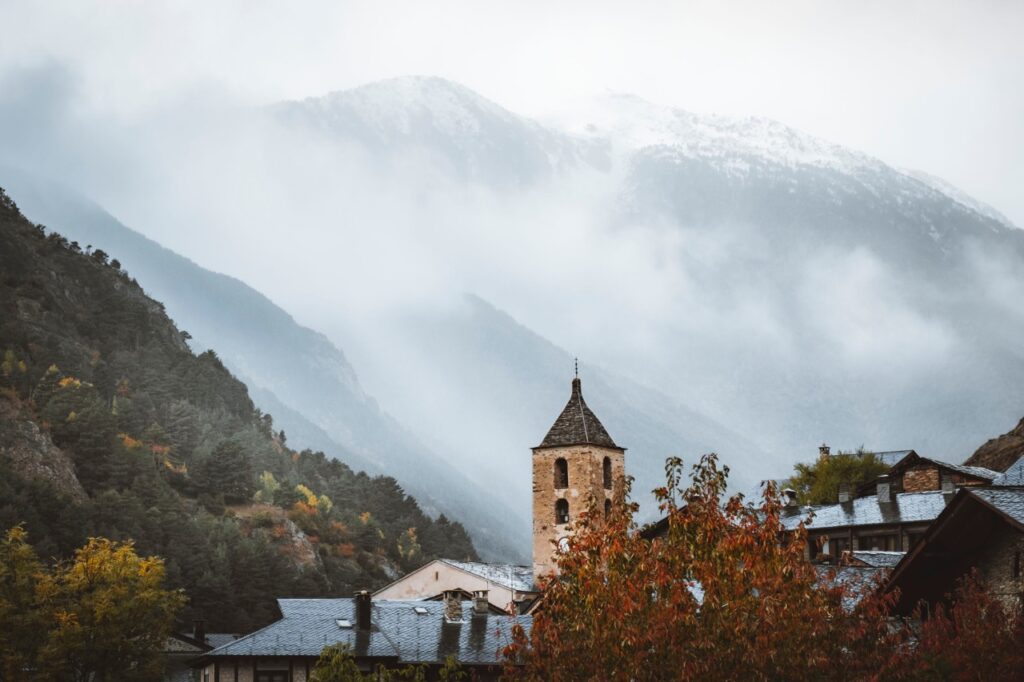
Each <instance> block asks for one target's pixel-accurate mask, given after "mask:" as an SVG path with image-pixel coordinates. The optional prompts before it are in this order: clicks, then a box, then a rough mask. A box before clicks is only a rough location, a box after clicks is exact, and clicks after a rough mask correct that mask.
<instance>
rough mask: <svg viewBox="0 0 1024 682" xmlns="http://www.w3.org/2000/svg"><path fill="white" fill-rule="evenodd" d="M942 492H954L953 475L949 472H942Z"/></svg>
mask: <svg viewBox="0 0 1024 682" xmlns="http://www.w3.org/2000/svg"><path fill="white" fill-rule="evenodd" d="M942 492H943V493H945V494H947V495H948V494H951V493H953V492H955V488H954V486H953V477H952V476H950V475H949V474H942Z"/></svg>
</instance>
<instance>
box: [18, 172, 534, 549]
mask: <svg viewBox="0 0 1024 682" xmlns="http://www.w3.org/2000/svg"><path fill="white" fill-rule="evenodd" d="M0 179H4V180H5V181H6V182H7V183H8V185H9V186H11V187H12V191H14V192H16V195H15V196H17V197H18V200H19V203H20V204H21V205H22V207H23V208H24V209H25V211H26V212H28V213H30V214H31V215H33V216H35V217H37V219H39V220H41V221H43V222H44V223H46V224H47V225H50V226H52V227H54V228H55V229H58V230H60V231H61V232H62V233H64V234H65V235H66V236H67V237H68V238H70V239H74V240H77V241H78V242H79V243H80V244H82V245H86V244H91V245H93V246H96V247H102V248H104V249H106V250H107V251H109V252H110V253H113V254H114V255H116V256H117V257H118V258H119V259H120V261H121V262H122V263H123V264H124V266H125V267H126V268H127V269H128V270H129V271H130V272H132V274H134V275H135V276H137V277H138V278H139V279H140V280H141V281H142V282H143V283H144V285H145V288H146V291H147V292H149V293H150V294H151V295H153V296H154V297H156V298H157V299H159V300H161V301H162V302H163V303H164V304H165V305H166V306H167V311H168V314H169V315H170V316H171V317H172V318H173V319H174V320H175V321H176V322H177V324H178V325H180V326H181V327H182V328H183V329H185V330H187V331H188V332H189V334H191V336H192V340H191V341H190V345H191V346H192V347H194V348H197V349H205V348H212V349H214V350H216V351H217V354H218V355H219V357H220V358H221V360H222V361H223V362H224V363H225V364H226V365H227V366H228V368H230V369H231V370H232V372H234V373H235V374H236V375H237V376H239V377H240V378H241V379H242V380H243V381H245V382H246V384H247V385H248V386H250V387H251V388H252V394H253V395H254V397H255V398H256V400H257V403H258V404H260V405H261V406H262V407H263V408H264V409H266V410H267V411H270V412H272V413H273V414H274V415H275V418H276V423H277V425H278V426H279V427H281V428H283V429H284V431H285V432H286V433H287V434H288V435H289V438H290V440H291V442H293V443H295V444H296V445H298V446H299V447H313V448H317V449H321V450H323V451H324V452H326V453H327V454H329V455H331V456H334V457H337V458H339V459H341V460H342V461H344V462H346V463H347V464H349V465H350V466H352V467H354V468H358V469H365V470H366V471H369V472H371V473H378V474H380V473H383V474H387V475H393V476H395V477H396V478H398V480H399V482H400V483H401V484H402V485H403V487H405V488H406V489H407V490H408V491H409V492H410V493H412V494H414V495H415V496H416V497H417V499H418V500H420V501H421V503H422V504H424V506H425V507H426V509H428V510H429V511H430V512H432V513H434V514H437V513H445V514H447V515H448V516H450V517H452V518H455V519H459V520H463V519H465V522H466V523H467V525H468V527H469V529H470V532H471V533H472V534H473V536H474V538H476V540H477V543H478V546H479V548H480V551H481V552H483V554H484V555H485V556H488V557H492V558H495V559H506V560H507V559H510V558H513V557H517V558H519V559H524V558H525V557H524V556H523V554H522V552H523V550H522V548H523V547H525V546H526V545H525V544H523V543H512V542H510V541H509V540H507V539H506V538H505V534H504V530H503V524H504V519H505V518H507V517H508V515H510V514H511V515H513V516H515V515H516V512H512V511H510V510H508V509H500V508H495V507H494V503H493V501H491V500H490V499H489V496H488V495H487V494H486V493H485V492H484V491H481V490H479V489H477V488H475V487H473V486H471V485H469V483H468V480H467V479H466V477H465V474H464V473H463V472H461V471H459V470H457V469H455V468H453V467H451V465H450V464H448V462H446V461H445V460H444V459H442V458H440V457H438V456H437V455H436V454H435V453H433V452H431V451H430V450H429V449H428V448H426V447H425V446H424V445H423V444H422V443H420V442H418V441H417V440H416V438H415V437H414V436H413V435H412V434H410V433H408V432H407V431H406V430H405V429H403V428H402V427H401V426H400V425H399V424H398V423H397V422H395V420H394V419H392V418H391V417H390V416H388V415H387V414H386V413H384V412H383V411H382V410H381V409H380V407H379V406H378V405H377V403H376V402H375V401H374V400H373V398H371V397H369V396H368V395H366V393H365V392H364V391H363V389H362V387H361V386H360V385H359V381H358V379H357V377H356V374H355V371H354V370H353V368H352V366H351V365H350V364H349V362H348V360H347V359H346V358H345V356H344V354H343V353H342V352H341V351H340V350H338V349H337V348H336V347H335V346H334V345H332V344H331V342H330V341H328V339H327V338H326V337H324V336H323V335H321V334H318V333H316V332H314V331H312V330H310V329H307V328H305V327H302V326H300V325H298V324H297V323H296V322H295V320H294V319H292V317H291V316H290V315H288V313H286V312H285V311H284V310H282V309H281V308H279V307H278V306H276V305H274V304H273V303H272V302H271V301H270V300H269V299H267V298H266V297H265V296H263V295H262V294H260V293H259V292H257V291H255V290H254V289H252V288H251V287H249V286H247V285H246V284H244V283H243V282H240V281H238V280H236V279H233V278H231V277H227V276H225V275H221V274H217V273H213V272H210V271H208V270H204V269H203V268H201V267H199V266H197V265H196V264H195V263H193V262H191V261H190V260H188V259H186V258H183V257H182V256H179V255H177V254H175V253H174V252H172V251H170V250H168V249H165V248H163V247H161V246H160V245H159V244H157V243H155V242H153V241H151V240H149V239H147V238H145V237H143V236H142V235H140V234H138V233H137V232H134V231H133V230H131V229H129V228H127V227H125V226H124V225H122V224H120V223H119V222H117V220H116V219H114V218H113V217H112V216H110V215H109V214H108V213H106V212H105V211H103V210H102V209H100V208H99V207H97V206H96V205H94V204H92V203H91V202H88V201H87V200H84V199H82V198H80V197H77V196H76V195H75V194H74V193H72V192H70V191H69V190H67V189H65V188H61V187H59V186H57V185H56V184H54V183H49V182H46V181H43V180H40V179H38V178H32V177H30V176H27V175H25V174H23V173H19V172H17V171H14V170H12V169H5V170H0ZM281 408H284V409H281ZM452 491H458V494H450V493H451V492H452ZM518 514H519V515H521V514H522V512H518Z"/></svg>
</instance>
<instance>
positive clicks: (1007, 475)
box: [992, 457, 1024, 486]
mask: <svg viewBox="0 0 1024 682" xmlns="http://www.w3.org/2000/svg"><path fill="white" fill-rule="evenodd" d="M992 485H999V486H1005V485H1024V457H1021V458H1020V459H1018V460H1017V461H1016V462H1014V463H1013V464H1011V465H1010V468H1009V469H1007V470H1006V471H1004V472H1003V473H1001V474H999V476H997V477H996V478H995V479H994V480H993V481H992Z"/></svg>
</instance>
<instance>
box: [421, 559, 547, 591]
mask: <svg viewBox="0 0 1024 682" xmlns="http://www.w3.org/2000/svg"><path fill="white" fill-rule="evenodd" d="M440 561H443V562H444V563H446V564H448V565H449V566H454V567H455V568H457V569H459V570H461V571H465V572H466V573H472V574H473V575H475V576H479V577H481V578H483V579H484V580H488V581H490V582H492V583H494V584H495V585H501V586H502V587H507V588H508V589H510V590H515V591H516V592H533V591H534V587H533V569H532V568H530V567H529V566H518V565H516V564H485V563H481V562H479V561H454V560H452V559H440Z"/></svg>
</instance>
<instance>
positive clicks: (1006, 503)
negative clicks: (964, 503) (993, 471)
mask: <svg viewBox="0 0 1024 682" xmlns="http://www.w3.org/2000/svg"><path fill="white" fill-rule="evenodd" d="M969 492H970V494H971V495H974V496H975V497H977V498H979V499H980V500H982V501H983V502H986V503H987V504H988V505H990V506H992V507H995V508H996V509H998V510H999V511H1000V512H1002V513H1003V514H1005V515H1006V516H1008V517H1010V518H1011V519H1013V520H1014V521H1016V522H1017V523H1019V524H1022V525H1024V488H1008V487H1003V488H970V489H969Z"/></svg>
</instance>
